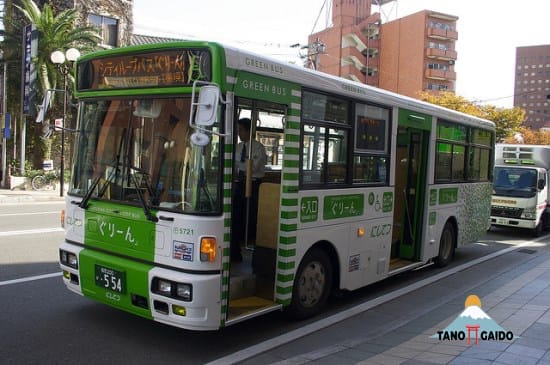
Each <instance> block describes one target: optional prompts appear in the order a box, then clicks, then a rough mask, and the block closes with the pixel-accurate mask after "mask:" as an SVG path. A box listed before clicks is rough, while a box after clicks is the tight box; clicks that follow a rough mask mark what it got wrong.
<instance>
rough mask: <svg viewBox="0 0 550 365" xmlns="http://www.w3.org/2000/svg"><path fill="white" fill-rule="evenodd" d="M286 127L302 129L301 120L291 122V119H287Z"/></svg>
mask: <svg viewBox="0 0 550 365" xmlns="http://www.w3.org/2000/svg"><path fill="white" fill-rule="evenodd" d="M286 127H287V128H288V129H295V130H299V129H300V122H291V121H287V122H286Z"/></svg>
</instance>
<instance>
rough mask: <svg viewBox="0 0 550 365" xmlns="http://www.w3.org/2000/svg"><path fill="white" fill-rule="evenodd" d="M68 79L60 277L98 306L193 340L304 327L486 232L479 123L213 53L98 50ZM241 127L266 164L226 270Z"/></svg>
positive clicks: (218, 49)
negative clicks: (70, 121)
mask: <svg viewBox="0 0 550 365" xmlns="http://www.w3.org/2000/svg"><path fill="white" fill-rule="evenodd" d="M76 72H77V74H76V85H75V87H76V89H75V95H76V97H77V98H78V101H79V112H78V121H77V137H76V138H77V144H76V148H75V154H74V156H73V159H72V178H71V182H70V184H69V190H68V193H67V197H66V202H67V204H66V210H65V212H64V217H63V222H64V226H65V229H66V237H65V240H64V242H63V243H62V244H61V246H60V264H61V268H62V270H63V278H64V282H65V284H66V285H67V287H68V288H69V289H70V290H71V291H73V292H76V293H78V294H80V295H83V296H85V297H88V298H91V299H93V300H95V301H98V302H101V303H104V304H108V305H110V306H112V307H115V308H118V309H121V310H124V311H127V312H130V313H133V314H136V315H138V316H141V317H145V318H149V319H152V320H154V321H158V322H162V323H165V324H168V325H172V326H176V327H180V328H185V329H191V330H215V329H219V328H222V327H225V326H228V325H231V324H235V323H238V322H240V321H243V320H245V319H248V318H252V317H255V316H258V315H261V314H265V313H268V312H271V311H275V310H284V311H288V313H290V314H293V315H294V316H296V317H301V318H303V317H308V316H312V315H315V314H316V313H318V312H319V311H320V310H321V309H322V307H323V305H324V304H325V302H326V300H327V297H328V296H329V294H330V293H331V292H335V291H338V290H340V291H342V290H354V289H357V288H361V287H364V286H366V285H369V284H371V283H374V282H377V281H379V280H382V279H384V278H387V277H389V276H392V275H395V274H398V273H401V272H403V271H406V270H411V269H414V268H418V267H420V266H422V265H426V264H429V263H432V262H433V263H435V264H436V265H441V266H443V265H445V264H447V263H448V262H449V261H450V260H451V259H452V258H453V254H454V252H455V248H457V247H460V246H462V245H464V244H467V243H471V242H474V241H476V240H477V239H478V238H479V237H481V236H482V235H483V234H484V233H485V232H486V229H487V225H488V221H489V216H490V205H491V179H492V176H491V173H492V167H493V166H492V164H493V157H494V152H493V146H494V139H495V137H494V124H493V123H492V122H489V121H487V120H482V119H479V118H475V117H472V116H469V115H466V114H462V113H458V112H455V111H451V110H447V109H444V108H441V107H438V106H434V105H431V104H427V103H424V102H420V101H418V100H414V99H412V98H408V97H404V96H400V95H397V94H394V93H391V92H388V91H384V90H381V89H377V88H373V87H369V86H366V85H363V84H360V83H356V82H353V81H349V80H346V79H342V78H338V77H333V76H330V75H327V74H323V73H319V72H315V71H312V70H309V69H305V68H302V67H298V66H296V65H292V64H287V63H284V62H279V61H277V60H274V59H271V58H268V57H264V56H261V55H257V54H254V53H249V52H246V51H243V50H238V49H235V48H232V47H226V46H223V45H220V44H218V43H210V42H200V41H189V42H187V41H186V42H175V43H166V44H156V45H147V46H133V47H127V48H120V49H112V50H106V51H101V52H97V53H93V54H88V55H85V56H83V57H81V58H80V59H79V60H78V62H77V70H76ZM242 117H247V118H250V119H251V120H252V121H253V123H252V128H251V133H252V134H253V136H254V137H255V138H256V139H257V140H259V141H260V142H261V143H262V144H263V145H264V146H265V148H266V153H267V156H268V162H267V165H266V173H265V177H264V178H263V180H262V183H261V185H260V191H259V198H258V201H259V203H258V205H259V207H258V214H257V217H256V219H257V234H256V238H255V242H245V245H244V246H243V247H242V251H243V256H244V259H243V261H242V262H239V263H232V262H231V260H230V241H231V235H232V234H233V232H231V223H232V218H231V215H232V214H231V210H232V209H231V208H232V204H231V202H232V194H233V190H234V188H235V186H234V180H235V178H236V177H235V176H234V165H235V163H234V160H235V156H234V154H235V151H236V146H237V143H238V137H237V132H236V130H237V123H236V121H237V120H238V119H239V118H242ZM249 183H250V179H249ZM247 216H248V218H252V217H250V214H248V215H247Z"/></svg>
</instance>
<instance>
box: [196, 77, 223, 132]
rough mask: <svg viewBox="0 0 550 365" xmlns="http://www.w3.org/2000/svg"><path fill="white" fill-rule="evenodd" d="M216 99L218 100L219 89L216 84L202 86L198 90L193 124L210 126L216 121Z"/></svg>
mask: <svg viewBox="0 0 550 365" xmlns="http://www.w3.org/2000/svg"><path fill="white" fill-rule="evenodd" d="M218 100H220V89H219V88H218V87H217V86H216V85H205V86H202V87H201V89H200V92H199V102H198V103H197V114H196V115H195V125H197V126H199V127H210V126H212V125H214V123H215V122H216V115H217V114H218Z"/></svg>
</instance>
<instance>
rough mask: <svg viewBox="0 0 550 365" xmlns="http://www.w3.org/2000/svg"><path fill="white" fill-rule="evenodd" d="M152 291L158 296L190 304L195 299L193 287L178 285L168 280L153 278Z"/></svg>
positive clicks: (183, 284) (184, 284)
mask: <svg viewBox="0 0 550 365" xmlns="http://www.w3.org/2000/svg"><path fill="white" fill-rule="evenodd" d="M151 291H152V292H153V293H155V294H158V295H162V296H165V297H169V298H174V299H176V300H183V301H186V302H190V301H191V300H192V299H193V285H191V284H187V283H177V282H175V281H172V280H167V279H161V278H153V282H152V284H151Z"/></svg>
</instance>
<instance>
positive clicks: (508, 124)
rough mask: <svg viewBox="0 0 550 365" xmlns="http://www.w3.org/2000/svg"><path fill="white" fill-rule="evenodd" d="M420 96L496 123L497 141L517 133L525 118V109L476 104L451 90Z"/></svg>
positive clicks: (433, 102) (425, 93)
mask: <svg viewBox="0 0 550 365" xmlns="http://www.w3.org/2000/svg"><path fill="white" fill-rule="evenodd" d="M420 97H421V100H423V101H427V102H428V103H431V104H436V105H439V106H443V107H445V108H449V109H453V110H457V111H459V112H462V113H465V114H469V115H473V116H476V117H479V118H483V119H487V120H490V121H492V122H493V123H495V125H496V141H497V142H502V141H504V140H505V139H506V138H509V137H512V136H513V135H514V134H515V133H519V132H520V131H521V128H522V124H523V121H524V120H525V111H524V110H523V109H521V108H512V109H506V108H498V107H496V106H494V105H478V104H476V103H474V102H472V101H469V100H467V99H466V98H464V97H462V96H458V95H455V94H454V93H452V92H441V93H439V94H438V95H435V94H431V93H427V92H423V93H421V96H420Z"/></svg>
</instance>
